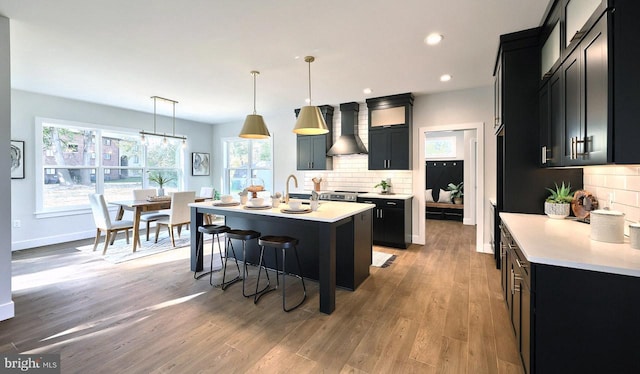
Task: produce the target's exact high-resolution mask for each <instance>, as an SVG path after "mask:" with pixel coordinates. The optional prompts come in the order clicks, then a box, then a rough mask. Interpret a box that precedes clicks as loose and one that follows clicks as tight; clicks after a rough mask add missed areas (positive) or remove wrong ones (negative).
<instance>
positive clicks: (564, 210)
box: [544, 201, 571, 219]
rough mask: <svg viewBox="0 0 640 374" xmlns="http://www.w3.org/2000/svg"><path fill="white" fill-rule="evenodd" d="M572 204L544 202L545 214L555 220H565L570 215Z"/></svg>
mask: <svg viewBox="0 0 640 374" xmlns="http://www.w3.org/2000/svg"><path fill="white" fill-rule="evenodd" d="M570 209H571V204H558V203H550V202H547V201H545V202H544V214H546V215H547V216H549V218H553V219H564V218H566V217H567V216H568V215H569V211H570Z"/></svg>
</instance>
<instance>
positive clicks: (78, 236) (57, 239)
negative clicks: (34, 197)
mask: <svg viewBox="0 0 640 374" xmlns="http://www.w3.org/2000/svg"><path fill="white" fill-rule="evenodd" d="M95 237H96V232H95V230H91V231H79V232H74V233H69V234H64V235H55V236H47V237H44V238H35V239H31V240H22V241H17V242H12V243H11V251H19V250H21V249H29V248H36V247H42V246H45V245H52V244H59V243H66V242H72V241H74V240H82V239H89V238H95Z"/></svg>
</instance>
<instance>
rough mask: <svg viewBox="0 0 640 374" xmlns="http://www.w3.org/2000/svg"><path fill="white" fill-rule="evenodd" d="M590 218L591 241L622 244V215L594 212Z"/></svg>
mask: <svg viewBox="0 0 640 374" xmlns="http://www.w3.org/2000/svg"><path fill="white" fill-rule="evenodd" d="M590 217H591V221H590V222H591V239H592V240H597V241H599V242H605V243H624V213H622V212H618V211H615V210H604V209H598V210H594V211H592V212H591V214H590Z"/></svg>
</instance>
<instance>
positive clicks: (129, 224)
mask: <svg viewBox="0 0 640 374" xmlns="http://www.w3.org/2000/svg"><path fill="white" fill-rule="evenodd" d="M89 202H90V204H91V212H92V213H93V220H94V221H95V224H96V239H95V241H94V242H93V250H94V251H95V250H96V248H97V247H98V241H99V240H100V235H101V232H102V231H104V232H105V238H104V250H103V251H102V254H103V255H104V254H105V253H107V248H108V247H109V243H112V242H113V239H115V237H116V235H117V234H118V231H124V232H125V237H126V239H127V244H129V230H130V229H133V221H129V220H120V221H118V220H114V221H112V220H111V216H110V215H109V209H108V208H107V202H106V201H105V200H104V195H102V194H96V193H93V194H89Z"/></svg>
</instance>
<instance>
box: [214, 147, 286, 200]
mask: <svg viewBox="0 0 640 374" xmlns="http://www.w3.org/2000/svg"><path fill="white" fill-rule="evenodd" d="M221 141H222V149H223V152H224V157H223V160H224V167H223V183H224V185H223V186H222V190H223V193H225V194H230V193H231V174H230V172H231V170H247V175H250V176H253V172H254V171H255V170H262V171H267V172H268V173H269V174H270V177H271V181H270V183H271V186H272V187H273V182H274V181H273V158H274V153H273V137H270V138H268V139H248V138H241V137H238V136H234V137H225V138H222V139H221ZM265 141H267V142H268V144H269V148H270V151H271V160H270V162H269V167H268V168H253V167H252V165H253V144H254V143H258V142H265ZM230 142H248V143H249V149H248V157H249V159H248V162H247V168H229V151H228V147H229V143H230ZM268 184H269V182H267V181H265V185H268ZM265 189H266V190H268V188H267V186H265ZM272 192H273V191H272Z"/></svg>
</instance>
